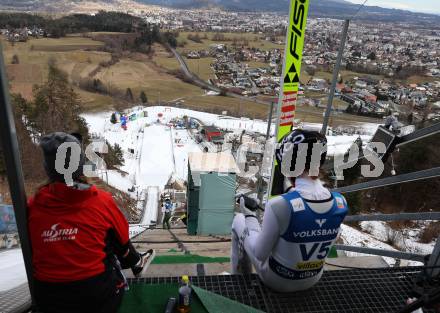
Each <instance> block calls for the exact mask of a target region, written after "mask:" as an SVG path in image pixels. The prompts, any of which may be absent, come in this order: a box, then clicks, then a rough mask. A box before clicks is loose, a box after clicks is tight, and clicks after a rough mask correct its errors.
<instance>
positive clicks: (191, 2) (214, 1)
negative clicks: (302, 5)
mask: <svg viewBox="0 0 440 313" xmlns="http://www.w3.org/2000/svg"><path fill="white" fill-rule="evenodd" d="M130 1H132V3H133V5H135V2H134V1H136V2H137V3H142V4H154V5H161V6H168V7H173V8H181V9H192V8H209V7H219V8H222V9H225V10H231V11H273V12H287V10H288V6H289V0H0V10H15V11H29V12H32V11H39V12H70V11H78V8H80V9H81V10H79V11H83V12H87V9H88V8H93V9H94V10H93V11H97V10H99V9H105V10H110V9H112V10H117V9H118V5H119V7H121V6H120V4H121V3H125V5H123V6H122V7H126V6H127V3H128V2H130ZM358 8H359V5H357V4H353V3H351V2H348V1H344V0H311V6H310V15H311V16H314V17H330V18H339V19H342V18H346V17H349V16H352V15H353V14H355V13H356V11H357V10H358ZM357 19H361V20H367V21H373V22H374V21H389V22H404V21H405V22H408V23H414V22H416V23H420V24H421V23H424V24H430V25H431V26H432V27H434V28H439V27H440V16H439V15H433V14H423V13H414V12H409V11H404V10H396V9H385V8H380V7H372V6H366V7H364V8H363V9H362V13H361V14H359V15H358V16H357Z"/></svg>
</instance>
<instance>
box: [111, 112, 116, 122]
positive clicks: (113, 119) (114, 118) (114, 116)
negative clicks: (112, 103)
mask: <svg viewBox="0 0 440 313" xmlns="http://www.w3.org/2000/svg"><path fill="white" fill-rule="evenodd" d="M117 122H118V121H117V120H116V114H115V113H114V112H113V113H112V117H111V118H110V123H112V124H116V123H117Z"/></svg>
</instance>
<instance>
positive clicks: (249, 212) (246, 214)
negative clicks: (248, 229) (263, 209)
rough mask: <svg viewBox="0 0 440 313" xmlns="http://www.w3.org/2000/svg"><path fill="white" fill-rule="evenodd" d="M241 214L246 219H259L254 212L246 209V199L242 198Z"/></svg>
mask: <svg viewBox="0 0 440 313" xmlns="http://www.w3.org/2000/svg"><path fill="white" fill-rule="evenodd" d="M240 212H241V213H243V214H244V216H245V217H257V215H256V213H255V212H254V211H252V210H250V209H248V208H247V207H246V205H245V200H244V197H241V198H240Z"/></svg>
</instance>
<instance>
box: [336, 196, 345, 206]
mask: <svg viewBox="0 0 440 313" xmlns="http://www.w3.org/2000/svg"><path fill="white" fill-rule="evenodd" d="M335 199H336V204H337V206H338V209H343V208H345V203H344V200H343V199H342V198H341V197H335Z"/></svg>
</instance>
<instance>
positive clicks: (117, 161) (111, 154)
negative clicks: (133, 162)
mask: <svg viewBox="0 0 440 313" xmlns="http://www.w3.org/2000/svg"><path fill="white" fill-rule="evenodd" d="M106 144H107V147H108V153H105V154H102V155H101V157H102V158H103V159H104V161H105V164H106V165H107V169H115V168H116V166H121V165H123V164H124V153H123V152H122V149H121V146H119V145H118V144H117V143H116V144H115V145H114V146H112V145H111V144H110V143H109V142H108V141H106Z"/></svg>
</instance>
